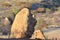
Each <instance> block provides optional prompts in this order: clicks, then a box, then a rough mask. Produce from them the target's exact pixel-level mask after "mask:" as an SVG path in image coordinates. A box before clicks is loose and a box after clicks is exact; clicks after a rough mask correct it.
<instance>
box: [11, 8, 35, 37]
mask: <svg viewBox="0 0 60 40" xmlns="http://www.w3.org/2000/svg"><path fill="white" fill-rule="evenodd" d="M35 24H36V20H35V19H34V18H33V17H32V14H30V13H29V9H27V8H23V9H22V10H21V11H20V12H18V14H17V15H16V17H15V20H14V22H13V24H12V28H11V36H10V37H11V38H25V37H27V38H29V37H31V35H32V33H33V31H34V25H35Z"/></svg>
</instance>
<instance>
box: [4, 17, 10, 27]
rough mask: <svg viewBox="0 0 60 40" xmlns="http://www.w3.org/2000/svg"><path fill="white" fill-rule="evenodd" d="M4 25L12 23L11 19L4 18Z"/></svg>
mask: <svg viewBox="0 0 60 40" xmlns="http://www.w3.org/2000/svg"><path fill="white" fill-rule="evenodd" d="M4 25H5V26H6V25H10V21H9V19H8V18H7V17H6V18H5V19H4Z"/></svg>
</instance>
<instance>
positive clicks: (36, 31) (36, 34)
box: [31, 30, 45, 39]
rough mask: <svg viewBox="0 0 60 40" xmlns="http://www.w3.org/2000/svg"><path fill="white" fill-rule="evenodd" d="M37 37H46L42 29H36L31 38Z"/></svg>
mask: <svg viewBox="0 0 60 40" xmlns="http://www.w3.org/2000/svg"><path fill="white" fill-rule="evenodd" d="M35 38H38V39H45V38H44V36H43V34H42V32H41V31H40V30H35V31H34V33H33V35H32V37H31V39H35Z"/></svg>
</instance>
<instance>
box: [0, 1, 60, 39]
mask: <svg viewBox="0 0 60 40" xmlns="http://www.w3.org/2000/svg"><path fill="white" fill-rule="evenodd" d="M22 8H28V9H29V10H30V13H31V14H32V15H33V17H34V18H35V19H36V20H37V23H36V26H35V30H37V29H39V30H41V31H42V32H43V35H44V36H45V38H46V39H52V40H53V39H54V40H55V39H56V40H59V39H60V34H59V33H60V31H59V30H60V0H23V1H21V0H0V38H9V36H10V32H11V26H12V23H13V21H14V19H15V16H16V14H17V13H18V12H19V11H20V10H21V9H22ZM30 21H31V20H30Z"/></svg>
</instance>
